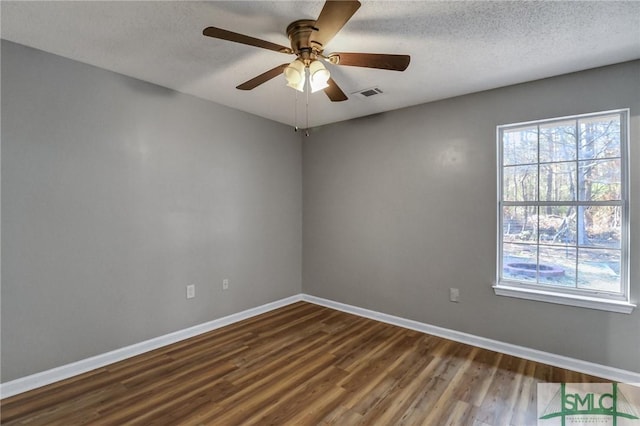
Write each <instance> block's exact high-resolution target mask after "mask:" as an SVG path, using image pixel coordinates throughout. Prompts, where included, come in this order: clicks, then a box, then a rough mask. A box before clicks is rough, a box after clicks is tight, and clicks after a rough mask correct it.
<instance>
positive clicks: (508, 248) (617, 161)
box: [496, 110, 629, 302]
mask: <svg viewBox="0 0 640 426" xmlns="http://www.w3.org/2000/svg"><path fill="white" fill-rule="evenodd" d="M627 120H628V110H617V111H608V112H603V113H596V114H587V115H579V116H573V117H564V118H561V119H553V120H544V121H538V122H531V123H524V124H514V125H505V126H499V127H498V152H499V179H498V188H499V194H498V195H499V205H498V215H499V217H498V223H499V236H498V238H499V244H498V245H499V247H498V262H497V264H498V274H497V275H498V283H497V286H496V287H500V286H501V285H508V286H515V287H520V288H528V289H539V290H543V291H545V292H552V293H556V294H560V295H565V296H577V297H580V296H582V297H591V298H593V297H595V298H604V299H612V300H623V301H627V302H628V300H629V299H628V274H627V262H628V238H627V228H628V217H627V215H628V212H627V194H628V184H627V169H626V167H627V166H626V164H627V146H628V141H627V138H628V132H627Z"/></svg>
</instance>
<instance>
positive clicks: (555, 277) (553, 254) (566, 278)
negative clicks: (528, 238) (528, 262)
mask: <svg viewBox="0 0 640 426" xmlns="http://www.w3.org/2000/svg"><path fill="white" fill-rule="evenodd" d="M539 268H540V271H539V274H538V275H539V277H538V281H539V282H540V284H549V285H559V286H565V287H574V288H575V287H576V248H575V247H574V246H566V247H549V246H540V265H539Z"/></svg>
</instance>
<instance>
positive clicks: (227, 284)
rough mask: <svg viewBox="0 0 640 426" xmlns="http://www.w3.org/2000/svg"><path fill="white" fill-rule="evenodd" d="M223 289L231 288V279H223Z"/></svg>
mask: <svg viewBox="0 0 640 426" xmlns="http://www.w3.org/2000/svg"><path fill="white" fill-rule="evenodd" d="M222 289H223V290H229V279H228V278H225V279H224V280H222Z"/></svg>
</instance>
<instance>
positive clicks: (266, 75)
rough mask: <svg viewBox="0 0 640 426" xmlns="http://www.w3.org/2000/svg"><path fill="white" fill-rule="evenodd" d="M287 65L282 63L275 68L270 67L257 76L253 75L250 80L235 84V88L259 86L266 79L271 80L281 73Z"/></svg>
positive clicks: (249, 88) (245, 88)
mask: <svg viewBox="0 0 640 426" xmlns="http://www.w3.org/2000/svg"><path fill="white" fill-rule="evenodd" d="M288 65H289V64H282V65H278V66H277V67H275V68H271V69H270V70H269V71H266V72H263V73H262V74H260V75H259V76H257V77H253V78H252V79H251V80H248V81H245V82H244V83H242V84H241V85H239V86H236V89H240V90H251V89H255V88H256V87H258V86H260V85H261V84H262V83H266V82H267V81H269V80H271V79H272V78H274V77H277V76H279V75H281V74H282V72H283V71H284V69H285V68H286V67H287V66H288Z"/></svg>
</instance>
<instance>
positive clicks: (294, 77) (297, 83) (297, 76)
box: [284, 59, 305, 92]
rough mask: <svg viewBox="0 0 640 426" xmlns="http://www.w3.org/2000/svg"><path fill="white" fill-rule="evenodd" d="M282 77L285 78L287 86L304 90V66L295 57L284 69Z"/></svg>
mask: <svg viewBox="0 0 640 426" xmlns="http://www.w3.org/2000/svg"><path fill="white" fill-rule="evenodd" d="M284 78H285V79H286V80H287V86H289V87H292V88H294V89H296V90H298V91H300V92H304V80H305V66H304V64H303V63H302V61H299V60H298V59H296V60H294V61H293V62H291V63H290V64H289V65H288V66H287V67H286V68H285V69H284Z"/></svg>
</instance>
